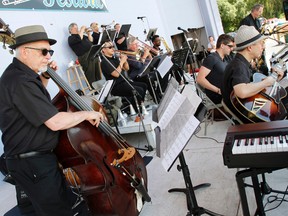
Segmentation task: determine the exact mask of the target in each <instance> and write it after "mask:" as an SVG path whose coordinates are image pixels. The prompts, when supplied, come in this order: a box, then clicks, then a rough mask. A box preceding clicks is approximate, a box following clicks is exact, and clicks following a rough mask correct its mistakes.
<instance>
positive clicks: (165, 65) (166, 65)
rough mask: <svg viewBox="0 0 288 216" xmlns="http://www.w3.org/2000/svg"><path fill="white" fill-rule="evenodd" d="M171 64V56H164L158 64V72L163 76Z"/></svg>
mask: <svg viewBox="0 0 288 216" xmlns="http://www.w3.org/2000/svg"><path fill="white" fill-rule="evenodd" d="M172 66H173V62H172V61H171V57H170V56H165V58H164V60H163V61H162V62H161V64H160V65H159V66H158V68H157V71H158V72H159V74H160V75H161V77H162V78H163V77H164V76H165V75H166V74H167V72H168V71H169V70H170V68H171V67H172Z"/></svg>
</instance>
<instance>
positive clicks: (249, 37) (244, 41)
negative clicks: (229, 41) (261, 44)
mask: <svg viewBox="0 0 288 216" xmlns="http://www.w3.org/2000/svg"><path fill="white" fill-rule="evenodd" d="M265 38H267V37H266V36H263V35H261V34H260V33H259V32H258V31H257V30H256V29H255V27H254V26H247V25H242V26H240V28H239V29H238V31H237V33H236V36H235V38H234V40H235V43H236V48H235V49H234V50H236V51H238V50H243V49H244V48H246V47H248V46H250V45H252V44H254V43H257V42H258V41H260V40H263V39H265Z"/></svg>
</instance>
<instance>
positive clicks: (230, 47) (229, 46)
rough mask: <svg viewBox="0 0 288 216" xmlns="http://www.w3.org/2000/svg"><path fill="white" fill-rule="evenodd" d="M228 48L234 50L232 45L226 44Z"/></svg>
mask: <svg viewBox="0 0 288 216" xmlns="http://www.w3.org/2000/svg"><path fill="white" fill-rule="evenodd" d="M226 46H228V47H230V48H233V47H234V46H233V45H231V44H226Z"/></svg>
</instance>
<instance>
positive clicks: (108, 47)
mask: <svg viewBox="0 0 288 216" xmlns="http://www.w3.org/2000/svg"><path fill="white" fill-rule="evenodd" d="M102 53H103V55H104V56H105V57H106V58H102V61H101V69H102V72H103V74H104V76H105V78H106V80H114V84H113V88H112V91H111V94H112V95H114V96H121V97H126V98H127V99H128V100H129V102H130V103H131V104H132V105H133V107H134V109H135V110H137V104H136V103H135V100H134V94H133V92H132V90H133V89H132V87H131V86H130V85H132V86H133V87H134V88H135V89H136V91H137V92H138V93H137V100H138V101H137V102H138V103H139V105H140V104H141V102H143V101H144V98H145V94H146V90H147V85H146V84H145V83H141V82H131V81H130V80H129V79H126V80H125V79H124V78H123V76H125V74H124V72H125V71H128V70H129V64H128V62H127V56H126V55H124V54H121V55H120V57H119V58H118V57H116V55H115V49H114V46H113V43H112V42H105V43H104V46H103V49H102ZM108 61H109V62H108ZM111 64H112V65H111ZM113 66H114V67H113ZM127 82H129V83H130V85H129V84H128V83H127Z"/></svg>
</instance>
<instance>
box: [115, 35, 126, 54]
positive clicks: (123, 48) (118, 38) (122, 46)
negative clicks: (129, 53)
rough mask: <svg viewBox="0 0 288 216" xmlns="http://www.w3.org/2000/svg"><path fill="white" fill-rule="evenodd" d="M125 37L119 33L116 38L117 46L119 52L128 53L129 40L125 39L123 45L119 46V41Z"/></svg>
mask: <svg viewBox="0 0 288 216" xmlns="http://www.w3.org/2000/svg"><path fill="white" fill-rule="evenodd" d="M123 37H125V35H124V33H119V34H118V35H116V38H115V40H114V41H115V44H116V46H117V49H118V50H124V51H126V50H127V49H128V48H127V39H126V38H125V40H124V41H123V42H122V43H121V44H118V43H117V41H119V40H120V39H122V38H123Z"/></svg>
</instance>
